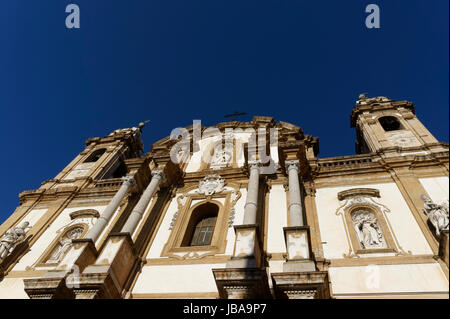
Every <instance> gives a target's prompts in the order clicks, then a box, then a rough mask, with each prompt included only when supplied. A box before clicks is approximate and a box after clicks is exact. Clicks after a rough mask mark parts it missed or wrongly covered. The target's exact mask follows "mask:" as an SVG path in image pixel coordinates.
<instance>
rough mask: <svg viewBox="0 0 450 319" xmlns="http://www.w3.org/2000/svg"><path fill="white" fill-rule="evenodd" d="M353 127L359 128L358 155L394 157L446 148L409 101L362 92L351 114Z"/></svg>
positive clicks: (357, 131) (441, 150)
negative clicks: (423, 122) (370, 96)
mask: <svg viewBox="0 0 450 319" xmlns="http://www.w3.org/2000/svg"><path fill="white" fill-rule="evenodd" d="M351 127H356V135H357V139H356V152H357V153H358V154H363V153H379V154H380V155H384V156H385V157H392V156H399V155H428V154H431V153H437V152H443V151H446V149H444V147H443V146H442V144H441V143H439V142H438V141H437V140H436V138H434V136H433V135H432V134H431V133H430V132H429V131H428V130H427V129H426V127H425V126H424V125H423V124H422V123H421V122H420V121H419V119H418V118H417V116H416V115H415V108H414V105H413V103H411V102H409V101H394V100H391V99H389V98H387V97H384V96H380V97H374V98H368V97H366V96H365V95H364V94H361V95H360V96H359V99H358V101H356V105H355V107H354V109H353V111H352V114H351Z"/></svg>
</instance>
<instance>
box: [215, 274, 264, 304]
mask: <svg viewBox="0 0 450 319" xmlns="http://www.w3.org/2000/svg"><path fill="white" fill-rule="evenodd" d="M212 271H213V274H214V279H215V280H216V285H217V289H218V290H219V297H220V298H221V299H267V298H270V297H271V294H270V290H269V284H268V279H267V273H266V270H265V269H260V268H234V269H231V268H230V269H228V268H225V269H223V268H222V269H213V270H212Z"/></svg>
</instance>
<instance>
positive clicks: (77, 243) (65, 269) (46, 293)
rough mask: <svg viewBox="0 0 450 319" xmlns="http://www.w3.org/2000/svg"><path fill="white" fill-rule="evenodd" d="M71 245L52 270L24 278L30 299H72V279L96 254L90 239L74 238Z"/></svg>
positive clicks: (76, 276) (91, 261)
mask: <svg viewBox="0 0 450 319" xmlns="http://www.w3.org/2000/svg"><path fill="white" fill-rule="evenodd" d="M72 242H73V247H72V248H71V250H70V251H69V253H68V254H67V255H66V256H65V257H64V259H63V260H62V261H61V263H60V264H59V265H58V266H57V267H56V269H54V270H49V271H48V272H47V273H45V275H44V276H42V277H41V278H31V279H24V280H23V281H24V286H25V288H24V289H25V292H26V293H27V294H28V296H29V297H30V298H31V299H72V298H74V297H75V295H74V293H73V285H72V281H73V280H76V278H78V276H79V274H80V272H82V271H83V269H84V268H86V266H87V265H89V264H91V263H93V262H94V261H95V258H96V256H97V250H96V249H95V245H94V243H93V242H92V240H90V239H74V240H72Z"/></svg>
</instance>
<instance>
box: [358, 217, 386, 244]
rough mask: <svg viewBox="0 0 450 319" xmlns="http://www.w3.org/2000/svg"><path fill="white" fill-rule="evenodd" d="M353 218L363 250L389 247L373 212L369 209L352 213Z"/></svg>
mask: <svg viewBox="0 0 450 319" xmlns="http://www.w3.org/2000/svg"><path fill="white" fill-rule="evenodd" d="M351 217H352V221H353V226H354V228H355V231H356V233H357V235H358V239H359V243H360V245H361V248H362V249H372V248H386V247H387V246H386V241H385V239H384V236H383V233H382V232H381V228H380V226H379V225H378V221H377V219H376V218H375V215H374V213H373V212H371V211H369V210H367V209H360V210H356V211H354V212H352V216H351Z"/></svg>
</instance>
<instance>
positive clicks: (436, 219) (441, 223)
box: [420, 195, 449, 236]
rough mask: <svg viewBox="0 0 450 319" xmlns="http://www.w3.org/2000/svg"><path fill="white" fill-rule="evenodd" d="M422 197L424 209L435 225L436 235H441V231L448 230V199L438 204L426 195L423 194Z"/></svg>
mask: <svg viewBox="0 0 450 319" xmlns="http://www.w3.org/2000/svg"><path fill="white" fill-rule="evenodd" d="M420 197H421V198H422V199H423V200H424V204H423V211H424V212H425V214H426V215H427V216H428V220H429V221H430V223H431V224H432V225H433V226H434V228H435V230H436V235H437V236H440V234H441V231H443V230H448V221H449V209H448V200H447V201H445V202H443V203H441V204H439V205H438V204H435V203H433V201H432V200H431V199H430V198H429V197H428V196H426V195H421V196H420Z"/></svg>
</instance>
